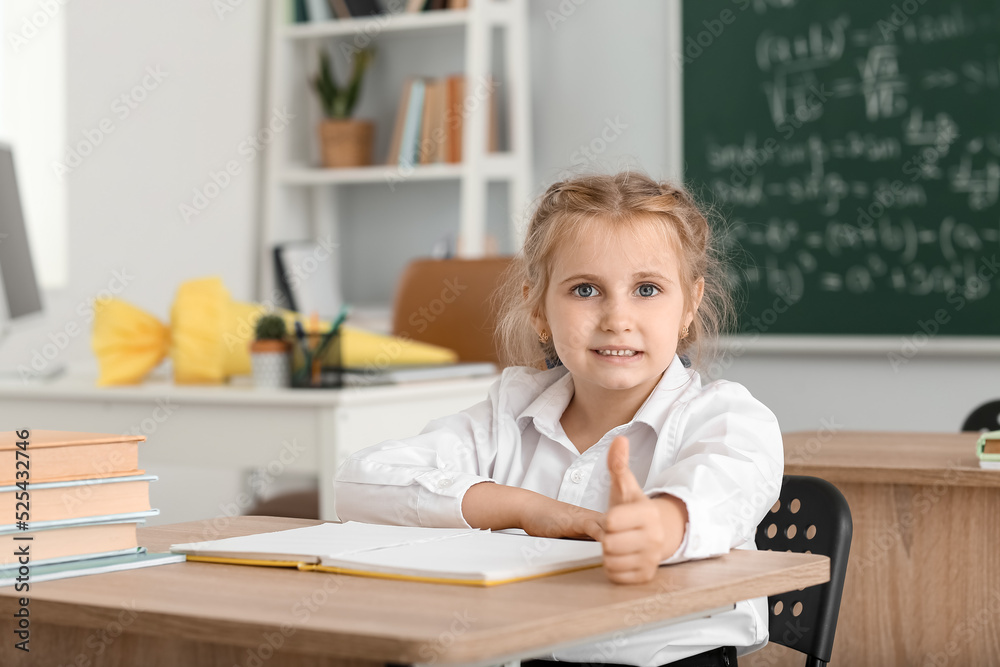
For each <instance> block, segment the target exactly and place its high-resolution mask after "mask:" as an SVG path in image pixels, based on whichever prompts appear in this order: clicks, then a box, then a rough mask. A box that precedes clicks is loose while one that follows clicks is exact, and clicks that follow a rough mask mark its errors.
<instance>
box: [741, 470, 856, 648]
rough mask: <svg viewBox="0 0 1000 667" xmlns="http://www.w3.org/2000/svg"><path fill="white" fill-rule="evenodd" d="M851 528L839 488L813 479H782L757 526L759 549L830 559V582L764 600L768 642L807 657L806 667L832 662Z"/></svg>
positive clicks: (797, 477)
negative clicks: (771, 503)
mask: <svg viewBox="0 0 1000 667" xmlns="http://www.w3.org/2000/svg"><path fill="white" fill-rule="evenodd" d="M853 532H854V524H853V523H852V521H851V508H850V507H849V506H848V505H847V500H846V499H845V498H844V495H843V494H842V493H841V492H840V490H839V489H838V488H837V487H835V486H834V485H833V484H831V483H830V482H827V481H826V480H823V479H819V478H817V477H804V476H797V475H785V477H784V479H783V480H782V484H781V495H780V497H779V500H778V502H777V503H775V506H774V507H772V508H771V511H770V512H769V513H768V514H767V516H765V517H764V520H763V521H761V523H760V525H759V526H757V538H756V543H757V548H758V549H760V550H771V551H793V552H797V553H814V554H820V555H823V556H827V557H829V558H830V581H829V582H827V583H825V584H820V585H818V586H810V587H808V588H805V589H803V590H801V591H791V592H789V593H782V594H780V595H772V596H770V597H768V599H767V606H768V612H769V617H768V630H769V632H770V636H771V639H770V640H771V641H772V642H774V643H776V644H781V645H782V646H787V647H789V648H792V649H795V650H796V651H801V652H802V653H805V654H806V655H807V656H808V658H807V660H806V665H822V664H825V663H827V662H829V661H830V654H831V653H832V652H833V637H834V634H835V633H836V631H837V615H838V614H839V612H840V598H841V595H842V594H843V591H844V578H845V576H846V574H847V557H848V554H849V553H850V550H851V536H852V535H853Z"/></svg>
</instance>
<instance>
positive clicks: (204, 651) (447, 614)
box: [0, 516, 829, 667]
mask: <svg viewBox="0 0 1000 667" xmlns="http://www.w3.org/2000/svg"><path fill="white" fill-rule="evenodd" d="M317 523H321V522H318V521H311V520H306V519H287V518H274V517H245V516H240V517H234V518H232V519H228V520H226V521H220V522H219V523H217V524H213V522H212V521H205V522H200V521H198V522H189V523H180V524H172V525H166V526H157V527H151V528H142V529H140V542H141V543H142V544H144V545H145V546H146V547H148V548H149V549H150V550H154V551H165V550H167V548H168V546H169V545H170V544H177V543H182V542H191V541H196V540H205V539H216V538H222V537H233V536H237V535H247V534H252V533H259V532H267V531H273V530H283V529H287V528H298V527H302V526H311V525H315V524H317ZM828 579H829V560H828V559H827V558H826V557H824V556H817V555H810V554H793V553H777V552H752V551H749V552H748V551H734V552H732V553H730V554H727V555H725V556H722V557H720V558H713V559H708V560H704V561H697V562H689V563H681V564H678V565H671V566H664V567H662V568H660V571H659V573H658V574H657V576H656V578H655V579H654V580H653V581H652V582H650V583H648V584H644V585H637V586H619V585H615V584H612V583H610V582H609V581H607V579H606V578H605V575H604V572H603V571H602V570H601V569H600V568H595V569H590V570H582V571H578V572H571V573H568V574H563V575H556V576H551V577H543V578H540V579H535V580H531V581H525V582H520V583H513V584H506V585H502V586H496V587H492V588H473V587H468V586H449V585H439V584H425V583H416V582H407V581H390V580H384V579H373V578H368V577H357V576H348V575H336V574H327V573H320V572H299V571H297V570H294V569H288V568H270V567H255V566H244V565H222V564H214V563H199V562H186V563H175V564H171V565H162V566H158V567H151V568H148V569H139V570H132V571H126V572H115V573H111V574H103V575H93V576H90V577H80V578H77V579H64V580H61V581H50V582H43V583H40V584H36V585H35V586H32V590H31V598H30V603H29V608H30V610H31V644H30V645H31V654H30V657H29V656H25V655H23V654H21V653H20V652H19V651H17V650H15V649H14V648H13V644H14V640H13V639H12V638H13V634H12V628H13V625H12V622H11V620H12V618H11V613H10V612H12V611H13V609H14V606H15V600H14V596H15V595H16V594H15V593H14V591H13V589H12V588H3V589H0V664H2V665H4V666H5V667H7V666H13V665H81V666H83V665H86V666H88V667H98V666H102V665H103V666H105V667H109V666H115V667H118V666H119V665H120V666H122V667H125V666H129V667H131V666H132V665H143V666H144V667H159V666H162V667H167V666H170V667H174V666H177V665H225V666H226V667H229V666H230V665H247V666H250V665H281V666H282V667H288V666H290V665H291V666H306V665H308V666H310V667H327V666H332V665H352V666H355V667H358V666H363V665H365V666H367V665H377V664H384V663H386V662H395V663H437V664H442V665H445V664H449V665H454V664H464V665H477V664H478V665H488V664H499V663H503V662H506V661H510V660H517V659H520V658H525V657H530V656H537V655H540V654H543V653H545V652H546V651H551V650H552V649H554V648H556V647H559V646H567V645H572V644H574V643H580V642H588V641H594V640H604V639H607V640H608V647H609V649H608V650H609V651H613V647H614V642H615V639H616V638H620V637H621V636H622V633H629V632H633V631H636V630H640V629H647V628H649V627H654V626H657V625H661V624H664V623H669V622H676V621H678V620H683V619H685V618H694V617H699V616H705V615H706V613H708V612H711V613H715V612H718V611H724V610H726V609H731V608H732V606H733V604H734V603H735V602H737V601H739V600H743V599H747V598H753V597H757V596H763V595H769V594H772V593H778V592H781V591H789V590H794V589H798V588H803V587H806V586H811V585H814V584H818V583H823V582H825V581H827V580H828ZM616 633H617V634H616ZM609 660H610V661H613V660H611V659H610V658H609Z"/></svg>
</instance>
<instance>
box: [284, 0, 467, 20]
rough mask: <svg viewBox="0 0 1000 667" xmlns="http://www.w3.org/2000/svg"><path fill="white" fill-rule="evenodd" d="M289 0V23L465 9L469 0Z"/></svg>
mask: <svg viewBox="0 0 1000 667" xmlns="http://www.w3.org/2000/svg"><path fill="white" fill-rule="evenodd" d="M403 1H404V0H393V1H392V2H389V1H386V2H385V3H384V4H383V3H380V2H378V0H288V18H289V21H290V22H292V23H308V22H309V21H330V20H333V19H350V18H359V17H364V16H372V15H374V14H385V13H390V12H391V13H399V14H404V13H405V14H412V13H416V12H429V11H437V10H442V9H467V8H468V6H469V0H405V5H404V4H403Z"/></svg>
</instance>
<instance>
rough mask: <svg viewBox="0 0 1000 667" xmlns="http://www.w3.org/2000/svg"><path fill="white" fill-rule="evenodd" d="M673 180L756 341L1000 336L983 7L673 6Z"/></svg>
mask: <svg viewBox="0 0 1000 667" xmlns="http://www.w3.org/2000/svg"><path fill="white" fill-rule="evenodd" d="M675 60H677V61H678V62H676V63H672V64H676V65H681V63H680V61H681V60H682V61H683V64H682V67H683V75H684V102H683V105H684V158H685V174H684V177H685V181H686V183H687V184H688V185H689V187H692V188H693V189H694V190H695V191H696V192H698V193H699V194H701V195H702V197H703V199H705V200H706V201H708V202H710V203H711V204H713V205H714V206H715V208H716V210H717V211H718V212H719V214H720V218H722V219H723V220H724V221H725V224H724V225H723V224H720V225H719V230H720V232H721V235H722V238H723V239H724V243H725V245H726V247H727V248H728V249H729V250H730V251H732V252H731V257H733V258H734V262H733V267H732V273H731V278H732V280H733V282H734V284H735V285H736V286H738V287H739V291H740V294H742V306H741V318H740V329H741V330H742V331H744V332H747V333H761V334H837V335H840V334H864V335H886V334H892V335H902V336H911V335H914V334H918V335H921V334H920V332H924V334H925V335H946V336H976V335H980V336H984V335H985V336H993V335H998V334H1000V278H998V276H1000V204H998V195H1000V3H998V2H995V1H987V0H960V1H956V2H940V1H929V0H923V1H921V0H893V1H891V2H889V1H882V0H838V1H837V2H820V1H818V0H732V1H729V0H714V1H713V0H687V1H685V2H684V4H683V54H682V55H679V56H677V57H676V58H675Z"/></svg>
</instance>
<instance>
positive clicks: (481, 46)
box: [256, 0, 532, 301]
mask: <svg viewBox="0 0 1000 667" xmlns="http://www.w3.org/2000/svg"><path fill="white" fill-rule="evenodd" d="M270 2H271V12H270V29H269V47H268V73H267V82H266V105H265V119H266V118H267V117H269V115H270V113H271V110H272V109H276V108H278V109H280V108H284V107H293V108H296V109H305V108H307V107H308V105H309V104H310V103H311V102H312V101H311V100H308V99H305V98H306V97H307V96H312V95H313V92H312V90H311V89H310V88H309V85H308V81H307V77H308V76H309V75H310V74H311V73H312V72H313V71H314V69H315V62H316V57H317V56H316V54H317V52H318V49H319V48H321V47H323V46H326V45H329V44H330V43H331V42H336V41H337V40H354V41H355V43H357V40H359V39H360V38H362V36H367V37H370V38H371V41H372V43H373V44H374V45H375V47H376V48H378V47H379V42H380V41H381V40H392V39H397V38H405V39H408V40H410V41H409V42H408V44H418V43H419V42H422V41H425V40H426V41H427V42H428V44H429V45H430V44H433V43H434V42H433V40H435V38H436V37H438V38H439V37H441V36H442V35H445V34H448V35H459V36H462V37H464V40H463V42H464V53H463V54H461V55H462V61H463V65H464V67H463V69H464V73H465V77H466V82H467V88H466V91H467V95H469V94H471V93H470V91H471V90H472V89H473V88H474V86H475V82H478V81H483V80H485V78H486V77H487V76H488V75H489V73H490V72H491V71H492V63H491V62H490V57H491V54H492V53H493V51H494V49H493V39H494V30H495V29H496V28H500V29H501V30H502V31H503V33H504V40H505V44H504V46H505V48H504V50H503V53H504V62H503V71H504V75H503V80H502V81H501V82H500V84H501V87H502V89H503V91H504V93H505V94H504V96H502V98H501V99H504V100H505V102H506V109H505V111H506V115H504V114H498V118H499V119H504V118H505V119H506V127H505V128H504V129H505V130H506V136H507V146H506V148H507V150H505V151H504V152H488V151H487V136H486V135H487V124H488V115H487V114H488V108H487V105H485V104H478V105H473V108H472V109H471V110H467V115H466V116H465V117H464V122H463V128H462V132H463V134H462V151H463V155H462V158H463V160H462V162H461V163H459V164H425V165H416V166H413V167H410V168H401V167H397V166H393V165H385V164H376V165H373V166H368V167H358V168H343V169H326V168H323V167H321V166H318V165H317V164H313V163H312V161H311V159H310V155H307V153H309V152H310V151H308V150H304V146H305V147H308V144H307V142H308V141H310V140H311V139H310V138H311V137H315V135H316V131H315V127H304V126H303V124H302V123H301V122H299V121H296V122H297V123H298V127H296V128H294V129H293V131H291V132H285V133H277V134H276V136H275V138H274V141H273V144H272V145H271V146H270V147H269V149H268V151H267V153H266V162H265V177H264V189H263V193H262V202H261V204H262V215H261V220H260V224H259V229H258V234H257V252H258V256H259V262H258V267H257V268H258V271H257V285H256V289H257V295H256V297H257V299H258V300H261V301H264V300H268V299H270V298H271V296H272V295H273V294H274V288H275V281H274V263H273V259H272V250H273V246H274V244H275V243H280V242H284V241H290V240H306V239H309V238H315V239H317V240H318V239H320V238H322V237H326V236H329V237H332V238H333V240H334V241H339V239H340V237H341V236H340V226H341V225H350V224H352V221H351V220H346V219H341V216H340V210H339V209H340V206H339V202H338V199H339V197H340V193H341V192H342V190H343V188H345V187H351V186H353V185H360V184H369V185H372V184H380V183H381V184H384V185H385V187H386V192H387V193H389V192H391V191H393V189H394V187H395V184H397V183H420V182H434V181H438V182H440V181H455V182H457V183H458V185H459V188H458V192H459V195H458V196H459V205H458V210H459V216H458V220H456V221H455V224H456V228H455V232H456V235H457V237H458V238H461V245H460V246H459V248H458V254H459V256H462V257H469V258H472V257H480V256H483V254H484V253H485V249H486V214H487V185H488V183H491V182H502V183H506V184H507V193H508V211H509V216H508V217H509V221H508V224H509V229H510V238H511V239H512V240H513V242H514V244H515V247H517V246H519V244H520V241H521V233H522V220H521V216H522V215H523V213H524V211H525V209H526V207H527V205H528V199H529V197H530V193H531V188H532V178H531V145H532V141H531V128H530V81H529V72H528V55H527V49H528V36H527V0H469V7H468V9H463V10H440V11H428V12H419V13H413V14H385V15H379V16H373V17H366V18H355V19H342V20H332V21H319V22H310V23H298V24H295V23H289V22H288V17H287V5H286V0H270ZM452 42H454V40H452ZM380 51H381V49H380ZM414 55H415V57H418V56H419V54H414ZM449 73H450V72H439V73H437V75H440V76H444V75H446V74H449ZM414 74H417V75H423V74H426V72H423V71H421V70H419V68H417V67H414ZM371 75H372V72H371V71H369V72H368V73H367V74H366V76H369V77H370V76H371ZM370 84H371V82H370V81H368V80H366V81H365V82H364V83H363V86H367V85H370ZM400 92H401V91H396V92H395V99H394V101H393V104H394V105H398V104H399V93H400ZM362 94H363V95H364V93H362ZM395 110H396V109H395V107H393V109H392V115H393V116H395ZM304 122H305V123H306V124H311V123H312V119H306V120H305V121H304ZM391 130H392V128H391V127H388V128H386V127H379V128H378V129H377V130H376V131H377V132H384V133H385V132H387V133H391ZM296 132H299V133H304V134H305V135H306V136H301V135H298V134H296ZM315 141H318V139H315ZM384 158H385V156H384V155H380V154H379V153H378V149H377V148H376V153H375V155H374V156H373V159H374V160H375V161H376V162H381V161H382V160H384ZM409 215H410V216H411V218H412V219H415V220H417V221H418V222H419V211H414V212H409ZM411 221H412V220H411ZM434 240H435V239H432V238H428V239H427V246H425V247H430V245H431V244H432V243H433V241H434ZM338 250H339V252H341V253H342V252H357V249H352V248H343V247H340V248H338ZM376 260H377V258H375V257H372V261H376ZM332 261H336V262H337V263H338V272H337V273H338V274H339V266H341V264H340V261H339V256H337V255H335V256H334V257H333V258H332ZM335 288H336V289H337V291H338V292H339V291H340V285H336V286H335Z"/></svg>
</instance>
